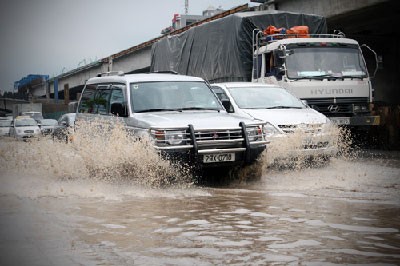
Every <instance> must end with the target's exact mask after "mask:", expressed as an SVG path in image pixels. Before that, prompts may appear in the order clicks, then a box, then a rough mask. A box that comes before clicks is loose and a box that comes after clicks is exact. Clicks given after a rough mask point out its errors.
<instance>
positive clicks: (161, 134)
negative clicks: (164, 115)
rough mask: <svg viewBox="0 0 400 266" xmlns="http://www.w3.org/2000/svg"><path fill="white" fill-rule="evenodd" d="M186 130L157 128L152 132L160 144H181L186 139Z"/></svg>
mask: <svg viewBox="0 0 400 266" xmlns="http://www.w3.org/2000/svg"><path fill="white" fill-rule="evenodd" d="M185 134H186V133H185V131H168V130H155V131H152V132H151V135H152V137H153V138H154V139H155V141H156V143H157V145H158V146H164V145H180V144H182V143H183V141H184V136H185Z"/></svg>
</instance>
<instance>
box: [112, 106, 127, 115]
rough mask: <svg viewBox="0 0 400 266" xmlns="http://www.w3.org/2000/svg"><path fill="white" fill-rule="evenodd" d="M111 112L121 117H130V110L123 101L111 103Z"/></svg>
mask: <svg viewBox="0 0 400 266" xmlns="http://www.w3.org/2000/svg"><path fill="white" fill-rule="evenodd" d="M111 114H113V115H115V116H119V117H128V111H127V109H126V105H124V104H122V103H113V104H111Z"/></svg>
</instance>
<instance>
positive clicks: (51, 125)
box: [38, 119, 58, 136]
mask: <svg viewBox="0 0 400 266" xmlns="http://www.w3.org/2000/svg"><path fill="white" fill-rule="evenodd" d="M38 125H39V127H40V130H41V131H42V135H43V136H48V135H52V134H53V132H54V129H55V128H56V127H58V122H57V120H55V119H42V120H39V123H38Z"/></svg>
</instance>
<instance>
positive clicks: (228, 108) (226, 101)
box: [221, 99, 234, 113]
mask: <svg viewBox="0 0 400 266" xmlns="http://www.w3.org/2000/svg"><path fill="white" fill-rule="evenodd" d="M221 103H222V106H224V108H225V110H226V111H227V112H228V113H233V112H234V110H233V106H232V104H231V101H230V100H229V99H222V100H221Z"/></svg>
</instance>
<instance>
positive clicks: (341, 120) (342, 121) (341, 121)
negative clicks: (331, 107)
mask: <svg viewBox="0 0 400 266" xmlns="http://www.w3.org/2000/svg"><path fill="white" fill-rule="evenodd" d="M330 119H331V121H332V122H333V123H334V124H336V125H350V117H331V118H330Z"/></svg>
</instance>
